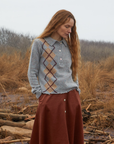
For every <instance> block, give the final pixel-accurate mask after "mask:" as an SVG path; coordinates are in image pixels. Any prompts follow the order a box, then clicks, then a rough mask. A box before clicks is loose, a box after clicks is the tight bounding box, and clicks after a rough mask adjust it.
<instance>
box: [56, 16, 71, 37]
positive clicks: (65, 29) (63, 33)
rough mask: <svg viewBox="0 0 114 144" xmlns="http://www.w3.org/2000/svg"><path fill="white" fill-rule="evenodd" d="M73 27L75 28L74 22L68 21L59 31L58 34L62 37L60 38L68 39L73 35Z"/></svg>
mask: <svg viewBox="0 0 114 144" xmlns="http://www.w3.org/2000/svg"><path fill="white" fill-rule="evenodd" d="M73 26H74V20H73V19H72V18H70V20H69V21H66V22H65V23H64V24H63V25H61V26H60V27H59V28H58V29H57V33H58V34H59V35H60V37H63V38H67V37H68V35H69V34H70V33H71V31H72V27H73Z"/></svg>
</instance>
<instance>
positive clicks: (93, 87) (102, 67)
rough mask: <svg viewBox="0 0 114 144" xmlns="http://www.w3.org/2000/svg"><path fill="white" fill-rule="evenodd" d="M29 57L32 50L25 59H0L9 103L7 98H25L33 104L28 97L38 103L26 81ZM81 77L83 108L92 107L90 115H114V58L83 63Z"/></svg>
mask: <svg viewBox="0 0 114 144" xmlns="http://www.w3.org/2000/svg"><path fill="white" fill-rule="evenodd" d="M29 57H30V52H29V50H27V52H26V54H25V56H24V57H22V56H21V53H19V52H15V53H13V54H11V55H8V54H6V53H5V54H3V55H2V56H1V57H0V92H1V93H2V94H3V95H7V97H6V98H5V99H6V100H7V99H8V98H9V99H10V97H9V96H8V94H12V95H16V94H23V95H24V94H25V95H26V96H25V97H24V101H23V102H25V104H26V102H29V103H30V100H29V97H31V99H34V100H36V101H37V99H36V97H35V95H34V94H32V93H31V87H30V85H29V82H28V78H27V70H28V64H29ZM78 75H79V85H80V89H81V94H80V98H81V102H82V108H85V107H87V105H89V104H90V103H91V106H90V108H89V110H90V111H94V110H101V109H102V112H104V113H105V112H110V113H114V56H110V57H108V58H107V59H106V60H100V61H99V62H97V63H95V62H90V61H87V62H84V61H82V64H81V67H80V69H79V74H78ZM18 99H19V98H17V100H18ZM89 99H91V100H90V101H89V102H88V100H89ZM92 99H93V101H92ZM0 107H2V105H0Z"/></svg>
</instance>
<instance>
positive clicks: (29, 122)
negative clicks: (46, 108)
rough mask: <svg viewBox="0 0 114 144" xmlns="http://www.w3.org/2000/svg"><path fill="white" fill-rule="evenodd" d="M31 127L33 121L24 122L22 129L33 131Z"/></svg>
mask: <svg viewBox="0 0 114 144" xmlns="http://www.w3.org/2000/svg"><path fill="white" fill-rule="evenodd" d="M33 125H34V120H31V121H28V122H26V125H25V126H23V128H26V129H31V130H32V129H33Z"/></svg>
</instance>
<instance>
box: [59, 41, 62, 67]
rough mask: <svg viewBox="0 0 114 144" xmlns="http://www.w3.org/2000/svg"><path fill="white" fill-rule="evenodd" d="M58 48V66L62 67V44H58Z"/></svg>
mask: <svg viewBox="0 0 114 144" xmlns="http://www.w3.org/2000/svg"><path fill="white" fill-rule="evenodd" d="M60 48H61V49H60ZM60 48H59V64H60V66H63V56H62V42H60Z"/></svg>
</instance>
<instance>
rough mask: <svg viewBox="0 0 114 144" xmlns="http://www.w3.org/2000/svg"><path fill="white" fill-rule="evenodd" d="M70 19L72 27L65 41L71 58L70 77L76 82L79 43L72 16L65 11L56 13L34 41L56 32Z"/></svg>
mask: <svg viewBox="0 0 114 144" xmlns="http://www.w3.org/2000/svg"><path fill="white" fill-rule="evenodd" d="M70 18H72V19H73V20H74V26H73V27H72V31H71V33H70V35H69V36H68V38H67V39H66V41H67V44H68V46H69V49H70V52H71V56H72V65H71V69H72V77H73V80H74V81H76V75H77V73H78V68H79V64H80V58H81V56H80V43H79V38H78V34H77V31H76V20H75V18H74V16H73V14H72V13H71V12H69V11H67V10H59V11H57V12H56V13H55V14H54V15H53V17H52V18H51V20H50V22H49V23H48V25H47V26H46V28H45V29H44V31H43V33H42V34H41V35H40V36H38V37H36V38H35V39H38V38H44V37H48V36H50V35H51V34H52V33H53V32H55V31H56V29H58V28H59V27H60V26H61V25H62V24H64V23H65V22H66V21H68V19H70Z"/></svg>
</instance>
